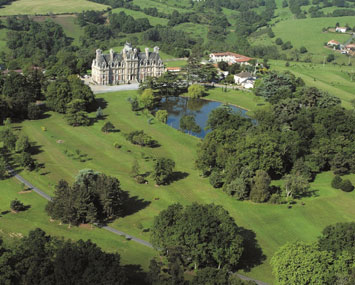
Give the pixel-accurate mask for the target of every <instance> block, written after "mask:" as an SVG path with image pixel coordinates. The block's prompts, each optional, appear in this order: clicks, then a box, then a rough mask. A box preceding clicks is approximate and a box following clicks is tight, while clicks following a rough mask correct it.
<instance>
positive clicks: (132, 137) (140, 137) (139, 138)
mask: <svg viewBox="0 0 355 285" xmlns="http://www.w3.org/2000/svg"><path fill="white" fill-rule="evenodd" d="M126 139H127V140H128V141H130V142H131V143H133V144H137V145H140V146H149V147H154V146H156V145H157V142H156V141H155V140H153V138H152V137H151V136H149V135H147V134H146V133H145V132H144V131H143V130H142V131H133V132H130V133H129V134H128V135H127V136H126Z"/></svg>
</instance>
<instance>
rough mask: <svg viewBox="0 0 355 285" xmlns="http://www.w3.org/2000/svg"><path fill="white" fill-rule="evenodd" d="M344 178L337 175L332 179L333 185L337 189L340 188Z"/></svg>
mask: <svg viewBox="0 0 355 285" xmlns="http://www.w3.org/2000/svg"><path fill="white" fill-rule="evenodd" d="M342 182H343V180H342V179H341V177H340V176H339V175H335V176H334V178H333V179H332V187H333V188H335V189H340V187H341V184H342Z"/></svg>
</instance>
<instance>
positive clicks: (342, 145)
mask: <svg viewBox="0 0 355 285" xmlns="http://www.w3.org/2000/svg"><path fill="white" fill-rule="evenodd" d="M255 93H256V95H257V96H263V97H264V98H265V99H266V100H267V101H269V102H270V103H271V105H270V107H266V108H263V109H261V110H259V111H256V112H255V113H254V119H255V120H256V121H254V122H253V121H252V120H251V119H249V118H245V117H242V116H241V115H240V114H238V113H234V112H233V111H232V110H231V109H230V108H228V107H223V108H218V109H216V110H214V111H213V112H212V113H211V115H210V117H209V119H208V126H207V127H208V128H209V129H211V130H212V131H211V132H210V133H209V134H207V136H206V137H205V138H204V140H203V141H202V143H201V145H200V149H199V151H198V158H197V161H196V165H197V167H198V168H199V169H200V170H201V171H202V173H203V174H204V175H205V176H210V182H211V184H212V185H213V186H214V187H217V188H218V187H222V186H223V189H224V190H225V191H226V192H228V193H230V194H232V195H234V194H235V193H242V194H243V195H239V194H238V195H237V196H236V198H237V199H241V197H245V196H247V197H248V193H249V197H250V198H251V196H252V195H251V192H252V189H253V187H254V186H253V185H255V182H254V180H255V179H256V176H257V170H259V171H263V174H262V175H261V173H260V172H259V174H260V176H261V177H264V178H263V180H265V181H267V180H269V179H270V178H272V179H275V178H280V177H284V178H285V179H286V181H287V183H286V184H285V188H284V193H285V196H289V197H297V196H298V197H299V196H300V195H302V193H303V194H304V192H305V191H307V188H308V181H311V180H312V179H313V177H314V176H315V174H316V173H319V172H320V171H324V170H329V169H331V170H333V171H334V172H335V173H336V174H340V175H343V174H347V173H350V172H352V173H354V172H355V156H354V155H355V154H354V151H353V150H354V149H355V145H354V139H355V132H354V129H353V128H352V124H353V123H354V121H355V116H354V113H353V112H352V111H351V110H345V109H344V108H342V107H341V106H340V100H339V99H338V98H335V97H333V96H330V95H329V94H328V93H325V92H322V91H320V90H318V89H316V88H313V87H305V86H304V83H303V81H302V80H300V79H299V78H295V77H294V76H293V75H292V74H290V73H275V72H271V73H270V74H268V75H266V76H265V77H264V78H263V79H261V80H260V82H259V83H257V84H256V89H255ZM267 177H269V178H267ZM264 184H265V185H266V184H267V183H264ZM266 188H268V189H269V190H268V192H269V193H268V195H267V196H268V197H270V195H271V194H273V191H274V190H272V188H269V187H266ZM292 189H293V190H292ZM276 192H277V191H276ZM233 193H234V194H233ZM242 199H243V198H242ZM257 200H259V199H257ZM262 200H263V201H265V200H267V198H265V199H260V201H259V202H262Z"/></svg>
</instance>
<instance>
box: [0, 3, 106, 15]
mask: <svg viewBox="0 0 355 285" xmlns="http://www.w3.org/2000/svg"><path fill="white" fill-rule="evenodd" d="M107 8H108V6H106V5H101V4H97V3H94V2H90V1H87V0H17V1H14V2H12V4H11V5H6V6H4V8H1V9H0V16H10V15H35V14H40V15H44V14H64V13H79V12H82V11H85V10H105V9H107Z"/></svg>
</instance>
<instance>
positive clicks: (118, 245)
mask: <svg viewBox="0 0 355 285" xmlns="http://www.w3.org/2000/svg"><path fill="white" fill-rule="evenodd" d="M21 192H23V186H22V185H21V184H20V183H19V182H18V181H17V180H15V179H7V180H2V181H1V180H0V197H1V198H0V237H1V238H2V239H3V240H4V241H5V243H7V244H12V243H14V242H15V241H16V239H18V238H21V237H22V236H24V235H27V234H28V232H29V231H31V230H34V229H35V228H41V229H43V230H44V231H46V233H47V234H50V235H53V236H58V237H65V238H66V239H72V240H79V239H83V240H88V239H90V240H92V241H93V242H95V243H97V244H98V245H99V246H100V247H101V248H102V249H103V250H105V251H108V252H118V253H119V254H120V255H121V258H122V262H123V263H125V264H128V263H139V264H141V265H142V267H143V268H144V269H147V268H148V265H149V260H150V259H151V258H152V257H154V256H155V255H156V252H155V251H154V250H153V249H150V248H148V247H145V246H143V245H139V244H136V243H133V242H132V241H128V240H126V239H125V238H124V237H120V236H117V235H114V234H111V233H109V232H107V231H106V230H103V229H99V228H96V227H94V228H91V227H90V226H87V227H71V228H70V229H69V228H68V225H60V224H59V222H58V221H50V219H49V217H48V216H47V214H46V212H45V206H46V204H47V201H46V200H45V199H43V198H41V197H40V196H38V195H37V194H36V193H34V192H27V193H21ZM14 199H19V200H20V201H21V202H23V203H24V204H25V205H30V206H31V207H30V208H29V209H28V210H26V211H25V212H19V213H17V214H16V213H12V212H11V211H10V202H11V201H12V200H14Z"/></svg>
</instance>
